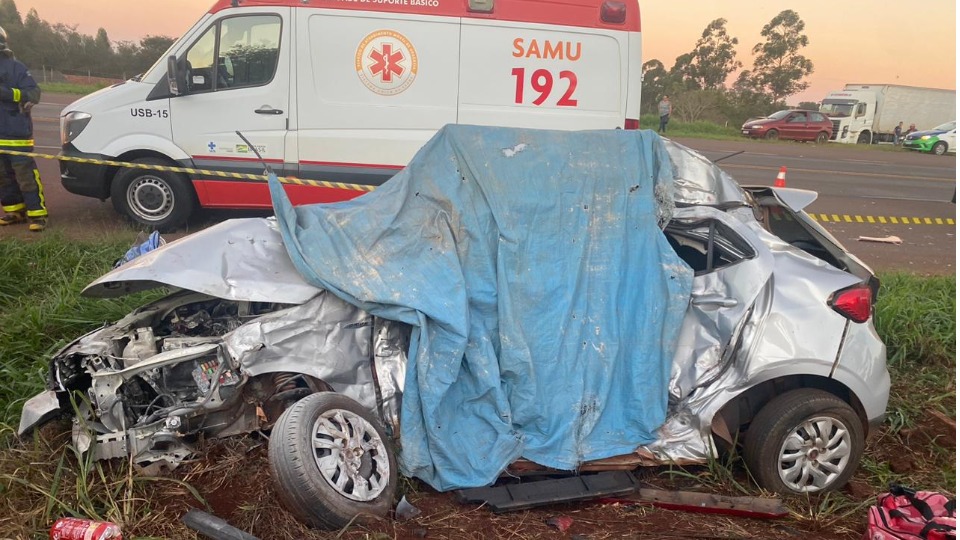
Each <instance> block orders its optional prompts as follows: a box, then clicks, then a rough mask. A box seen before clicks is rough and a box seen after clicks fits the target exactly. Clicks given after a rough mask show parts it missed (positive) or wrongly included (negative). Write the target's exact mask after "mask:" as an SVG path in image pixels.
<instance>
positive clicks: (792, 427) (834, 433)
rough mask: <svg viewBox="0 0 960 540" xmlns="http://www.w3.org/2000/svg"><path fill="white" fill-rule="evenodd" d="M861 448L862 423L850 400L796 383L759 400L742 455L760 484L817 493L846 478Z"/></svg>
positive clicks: (792, 491)
mask: <svg viewBox="0 0 960 540" xmlns="http://www.w3.org/2000/svg"><path fill="white" fill-rule="evenodd" d="M863 447H864V434H863V424H862V423H861V422H860V418H859V417H858V416H857V413H856V412H854V410H853V409H852V408H851V407H850V405H847V403H845V402H844V401H843V400H841V399H840V398H838V397H837V396H835V395H833V394H830V393H828V392H824V391H822V390H815V389H812V388H801V389H798V390H792V391H790V392H787V393H785V394H782V395H780V396H777V397H775V398H774V399H772V400H770V402H769V403H767V404H766V405H764V407H763V409H761V410H760V412H759V413H758V414H757V416H756V417H755V418H754V419H753V421H752V422H751V423H750V428H749V429H748V430H747V435H746V438H745V440H744V443H743V459H744V462H746V464H747V468H748V469H750V472H751V473H752V474H753V478H754V479H755V480H756V481H757V483H758V484H759V485H760V487H762V488H764V489H767V490H770V491H776V492H779V493H786V494H798V493H819V492H823V491H830V490H834V489H838V488H840V487H841V486H843V485H844V484H846V483H847V480H849V479H850V477H851V476H853V473H854V471H855V470H856V469H857V466H858V465H859V464H860V456H861V455H863Z"/></svg>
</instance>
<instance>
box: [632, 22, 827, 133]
mask: <svg viewBox="0 0 960 540" xmlns="http://www.w3.org/2000/svg"><path fill="white" fill-rule="evenodd" d="M726 25H727V20H726V19H723V18H720V19H716V20H714V21H712V22H711V23H710V24H708V25H707V27H706V28H705V29H704V30H703V33H702V34H701V36H700V39H699V40H697V42H696V44H694V47H693V50H692V51H690V52H688V53H686V54H682V55H680V56H678V57H677V58H676V60H675V61H674V64H673V67H672V68H670V69H669V70H668V69H666V66H665V65H664V64H663V62H661V61H660V60H656V59H653V60H649V61H647V62H645V63H644V64H643V85H642V87H641V102H642V109H643V110H642V112H645V113H651V114H656V112H657V103H659V101H660V99H661V98H662V96H664V95H669V96H670V101H671V103H672V104H673V115H674V116H675V117H676V118H677V119H679V120H682V121H685V122H693V121H698V120H708V121H713V122H719V123H725V122H729V123H731V124H734V125H740V124H741V123H742V122H744V121H745V120H747V119H748V118H750V117H754V116H764V115H767V114H770V113H772V112H774V111H777V110H779V109H784V108H786V101H785V100H786V98H787V97H789V96H791V95H794V94H796V93H798V92H802V91H803V90H806V89H807V88H808V87H809V86H810V83H808V82H805V81H804V80H803V79H804V77H806V76H808V75H810V74H811V73H813V62H812V61H811V60H810V59H808V58H806V57H805V56H803V54H801V50H802V49H803V48H804V47H806V46H807V45H808V44H809V39H808V38H807V36H806V35H805V34H804V33H803V30H804V27H805V24H804V22H803V20H802V19H801V18H800V15H798V14H797V12H795V11H793V10H790V9H787V10H784V11H782V12H780V13H779V14H778V15H777V16H776V17H774V18H773V19H771V20H770V22H769V23H767V24H766V25H764V27H763V29H762V30H761V31H760V36H761V38H763V41H761V42H759V43H757V44H756V45H755V46H754V47H753V49H752V54H753V56H754V59H753V69H750V70H743V71H740V73H739V74H738V76H737V77H736V79H735V81H734V82H733V84H731V85H730V86H729V87H728V86H727V80H728V79H729V78H730V76H731V75H732V74H733V73H734V72H736V71H737V70H739V69H740V68H742V67H743V62H741V61H740V60H738V59H737V52H736V50H735V45H737V44H739V40H738V39H737V38H736V37H734V36H731V35H730V34H729V33H727V28H726ZM801 107H803V108H813V109H815V108H816V104H815V103H801Z"/></svg>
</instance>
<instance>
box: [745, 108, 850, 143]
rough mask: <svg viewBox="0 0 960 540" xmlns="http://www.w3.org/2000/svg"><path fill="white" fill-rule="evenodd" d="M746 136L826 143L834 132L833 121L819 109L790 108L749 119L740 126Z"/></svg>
mask: <svg viewBox="0 0 960 540" xmlns="http://www.w3.org/2000/svg"><path fill="white" fill-rule="evenodd" d="M740 132H741V133H742V134H743V136H744V137H752V138H754V139H760V138H763V139H791V140H794V141H816V142H817V143H825V142H827V141H829V140H830V135H831V134H833V122H831V121H830V119H829V118H827V117H826V116H825V115H823V114H822V113H819V112H817V111H805V110H802V109H788V110H786V111H777V112H775V113H773V114H771V115H770V116H768V117H766V118H756V119H753V120H747V121H746V122H744V123H743V127H742V128H740Z"/></svg>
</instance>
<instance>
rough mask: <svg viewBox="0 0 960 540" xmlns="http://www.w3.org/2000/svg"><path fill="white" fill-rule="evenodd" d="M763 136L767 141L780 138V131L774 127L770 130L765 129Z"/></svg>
mask: <svg viewBox="0 0 960 540" xmlns="http://www.w3.org/2000/svg"><path fill="white" fill-rule="evenodd" d="M763 138H764V139H767V140H769V141H775V140H777V139H779V138H780V132H779V131H777V130H775V129H771V130H770V131H767V133H766V134H765V135H764V136H763Z"/></svg>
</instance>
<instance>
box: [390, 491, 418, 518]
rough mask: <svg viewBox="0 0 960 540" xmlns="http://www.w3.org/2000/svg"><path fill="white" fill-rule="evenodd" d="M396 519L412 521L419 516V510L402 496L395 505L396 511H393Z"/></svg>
mask: <svg viewBox="0 0 960 540" xmlns="http://www.w3.org/2000/svg"><path fill="white" fill-rule="evenodd" d="M395 515H396V516H397V519H398V520H400V521H406V520H408V519H413V518H415V517H417V516H419V515H420V509H419V508H417V507H416V506H414V505H412V504H410V503H409V502H408V501H407V496H406V495H404V496H403V497H401V498H400V502H399V503H397V509H396V511H395Z"/></svg>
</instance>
